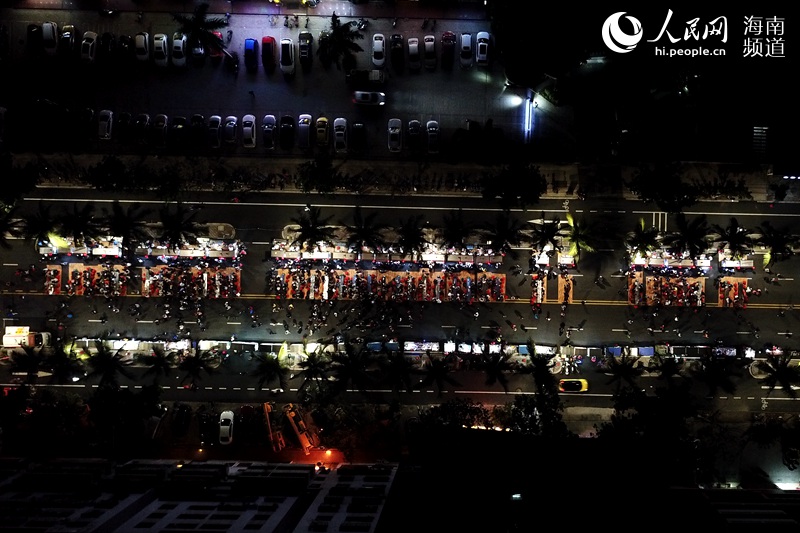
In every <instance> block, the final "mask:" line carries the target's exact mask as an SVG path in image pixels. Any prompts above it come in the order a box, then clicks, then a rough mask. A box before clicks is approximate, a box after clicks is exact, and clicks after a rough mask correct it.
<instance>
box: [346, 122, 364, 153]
mask: <svg viewBox="0 0 800 533" xmlns="http://www.w3.org/2000/svg"><path fill="white" fill-rule="evenodd" d="M366 149H367V128H366V126H364V124H362V123H361V122H358V123H356V124H353V126H352V127H351V128H350V150H351V151H352V152H355V153H357V154H360V153H364V152H365V151H366Z"/></svg>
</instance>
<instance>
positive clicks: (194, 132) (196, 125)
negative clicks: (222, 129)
mask: <svg viewBox="0 0 800 533" xmlns="http://www.w3.org/2000/svg"><path fill="white" fill-rule="evenodd" d="M189 132H190V134H189V136H190V137H191V144H192V147H193V148H202V147H203V146H205V144H206V138H207V136H208V133H207V127H206V117H204V116H203V115H201V114H200V113H195V114H194V115H192V118H190V119H189Z"/></svg>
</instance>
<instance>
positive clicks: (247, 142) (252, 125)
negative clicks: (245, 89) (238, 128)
mask: <svg viewBox="0 0 800 533" xmlns="http://www.w3.org/2000/svg"><path fill="white" fill-rule="evenodd" d="M242 144H244V147H245V148H255V147H256V117H255V116H253V115H245V116H244V117H243V118H242Z"/></svg>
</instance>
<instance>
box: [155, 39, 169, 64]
mask: <svg viewBox="0 0 800 533" xmlns="http://www.w3.org/2000/svg"><path fill="white" fill-rule="evenodd" d="M153 61H155V63H156V65H158V66H159V67H166V66H167V65H169V37H167V34H166V33H156V34H155V35H154V36H153Z"/></svg>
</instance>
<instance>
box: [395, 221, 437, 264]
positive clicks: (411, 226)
mask: <svg viewBox="0 0 800 533" xmlns="http://www.w3.org/2000/svg"><path fill="white" fill-rule="evenodd" d="M421 222H422V215H415V216H411V217H408V218H406V219H403V220H401V221H400V227H399V228H397V243H396V244H397V246H398V248H400V251H401V252H402V253H404V254H408V255H413V256H415V258H419V255H420V254H422V251H423V250H424V249H425V245H426V244H429V243H428V241H427V239H425V234H424V233H423V231H422V230H423V226H422V224H421Z"/></svg>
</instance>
